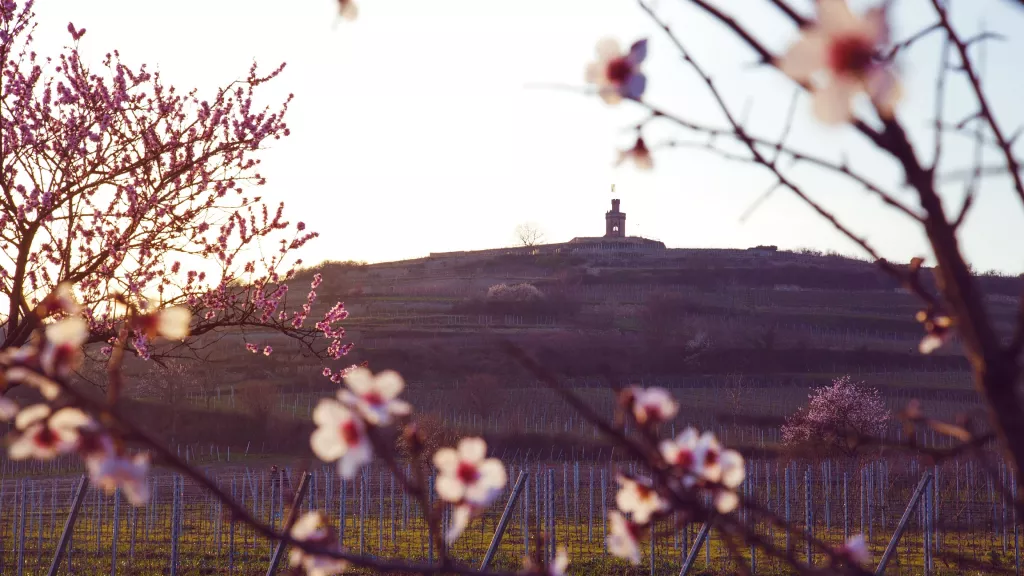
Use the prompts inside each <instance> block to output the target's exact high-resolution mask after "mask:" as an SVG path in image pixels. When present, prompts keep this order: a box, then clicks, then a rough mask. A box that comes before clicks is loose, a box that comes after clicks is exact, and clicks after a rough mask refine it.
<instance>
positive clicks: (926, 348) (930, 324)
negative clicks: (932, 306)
mask: <svg viewBox="0 0 1024 576" xmlns="http://www.w3.org/2000/svg"><path fill="white" fill-rule="evenodd" d="M915 318H916V319H917V321H918V322H920V323H921V324H923V325H924V330H925V332H926V334H925V336H924V338H922V339H921V343H920V344H918V349H919V350H920V351H921V354H931V353H932V352H934V351H936V350H938V349H939V348H941V347H942V346H943V345H944V344H946V342H949V340H950V338H952V337H953V329H952V328H953V319H952V318H950V317H949V316H946V315H945V314H935V313H933V312H929V311H927V310H919V311H918V312H917V315H916V316H915Z"/></svg>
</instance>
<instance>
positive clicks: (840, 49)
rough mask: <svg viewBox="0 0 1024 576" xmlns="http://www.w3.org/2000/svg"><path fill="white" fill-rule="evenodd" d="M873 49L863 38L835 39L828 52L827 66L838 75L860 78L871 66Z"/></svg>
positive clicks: (852, 36) (847, 37)
mask: <svg viewBox="0 0 1024 576" xmlns="http://www.w3.org/2000/svg"><path fill="white" fill-rule="evenodd" d="M874 55H875V50H874V47H873V46H872V45H871V43H870V42H868V41H867V40H866V39H865V38H864V37H863V36H857V35H851V36H844V37H841V38H836V39H835V40H833V41H832V44H831V45H830V46H829V50H828V65H829V67H830V68H831V69H832V70H833V71H834V72H837V73H839V74H850V75H853V76H861V75H863V74H864V72H865V71H867V69H868V67H869V66H870V65H871V59H872V58H873V57H874Z"/></svg>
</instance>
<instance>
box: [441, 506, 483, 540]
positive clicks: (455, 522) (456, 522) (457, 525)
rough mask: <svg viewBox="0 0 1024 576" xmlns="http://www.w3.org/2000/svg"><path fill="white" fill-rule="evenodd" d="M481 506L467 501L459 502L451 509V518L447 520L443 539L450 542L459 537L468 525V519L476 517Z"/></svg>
mask: <svg viewBox="0 0 1024 576" xmlns="http://www.w3.org/2000/svg"><path fill="white" fill-rule="evenodd" d="M482 511H483V508H482V507H480V506H474V505H472V504H469V503H463V504H459V505H458V506H456V507H455V508H453V509H452V515H451V519H450V520H449V522H448V531H447V532H445V534H444V541H445V542H446V543H448V544H451V543H453V542H455V541H456V540H458V539H459V536H461V535H462V533H463V532H464V531H465V530H466V527H467V526H469V521H470V520H472V519H473V518H474V517H476V516H477V515H478V514H480V512H482Z"/></svg>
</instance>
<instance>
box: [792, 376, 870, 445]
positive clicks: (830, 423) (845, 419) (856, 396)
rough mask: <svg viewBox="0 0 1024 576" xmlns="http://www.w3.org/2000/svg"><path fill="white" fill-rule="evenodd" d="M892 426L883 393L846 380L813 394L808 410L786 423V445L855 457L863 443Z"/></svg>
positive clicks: (796, 414) (837, 379)
mask: <svg viewBox="0 0 1024 576" xmlns="http://www.w3.org/2000/svg"><path fill="white" fill-rule="evenodd" d="M888 422H889V410H888V409H887V408H886V407H885V402H884V401H883V400H882V393H881V392H880V391H879V390H878V389H877V388H869V387H867V386H865V385H864V384H863V383H855V382H853V381H852V380H851V379H850V377H849V376H842V377H840V378H836V379H835V380H833V381H832V384H830V385H828V386H823V387H821V388H817V389H815V390H813V391H811V394H810V395H809V396H808V402H807V407H806V408H801V409H799V410H797V411H796V412H795V413H793V414H792V415H791V416H790V417H789V418H787V419H786V423H785V425H783V426H782V441H783V443H785V444H786V445H788V446H791V447H801V448H803V447H808V446H810V447H814V448H817V447H824V448H825V449H826V450H827V451H831V450H838V451H840V452H842V453H843V454H846V455H848V456H852V455H853V454H855V453H856V452H857V448H858V447H859V445H858V441H859V440H861V439H864V438H877V437H879V436H881V434H882V433H883V432H884V431H885V426H886V424H887V423H888Z"/></svg>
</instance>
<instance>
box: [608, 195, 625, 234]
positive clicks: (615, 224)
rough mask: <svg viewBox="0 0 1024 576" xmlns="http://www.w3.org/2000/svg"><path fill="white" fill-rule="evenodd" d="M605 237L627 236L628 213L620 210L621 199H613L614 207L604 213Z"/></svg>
mask: <svg viewBox="0 0 1024 576" xmlns="http://www.w3.org/2000/svg"><path fill="white" fill-rule="evenodd" d="M604 237H605V238H625V237H626V213H625V212H619V199H618V198H616V199H614V200H612V209H611V210H609V211H607V212H605V213H604Z"/></svg>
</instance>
